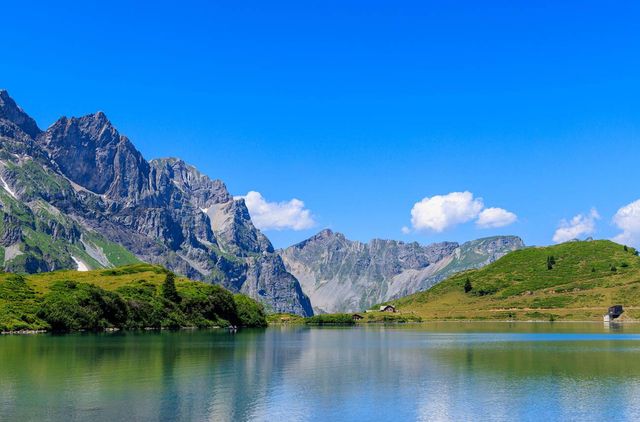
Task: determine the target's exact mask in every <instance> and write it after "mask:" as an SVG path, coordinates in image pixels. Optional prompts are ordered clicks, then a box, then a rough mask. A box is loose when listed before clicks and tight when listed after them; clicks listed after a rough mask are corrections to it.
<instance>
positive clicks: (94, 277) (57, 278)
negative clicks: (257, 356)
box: [0, 263, 261, 330]
mask: <svg viewBox="0 0 640 422" xmlns="http://www.w3.org/2000/svg"><path fill="white" fill-rule="evenodd" d="M166 274H167V272H166V270H165V269H164V268H162V267H160V266H155V265H151V264H144V263H141V264H134V265H127V266H123V267H118V268H112V269H101V270H94V271H87V272H79V271H53V272H48V273H40V274H30V275H22V276H18V275H16V274H11V273H0V329H1V330H21V329H47V328H49V327H48V326H47V324H46V322H44V321H43V320H42V319H40V318H39V317H38V316H37V313H38V309H39V308H40V305H41V304H42V303H43V301H44V299H45V298H46V297H47V295H48V294H49V293H51V291H52V287H55V286H56V284H59V283H60V282H64V281H73V282H76V283H87V284H91V285H95V286H98V287H100V288H102V289H104V290H106V291H109V292H116V291H117V292H121V291H122V289H123V288H124V289H138V288H140V287H144V286H154V288H156V289H157V291H158V292H157V294H160V292H161V285H162V283H163V281H164V280H165V277H166ZM22 277H23V278H22ZM21 280H25V281H26V282H23V281H21ZM176 287H177V290H178V292H179V293H180V294H181V296H183V297H187V298H188V297H197V296H201V295H202V294H204V291H205V289H206V288H209V285H207V284H205V283H202V282H198V281H191V280H189V279H187V278H182V277H179V278H176ZM235 302H236V304H237V306H238V307H239V309H238V311H239V312H240V311H244V312H245V313H251V312H254V311H255V310H254V309H253V308H258V307H261V306H260V305H258V304H257V303H255V301H253V300H252V299H249V298H246V297H244V296H243V295H235ZM247 318H254V319H255V317H254V316H253V315H249V316H247ZM214 322H215V321H214ZM256 325H259V324H256Z"/></svg>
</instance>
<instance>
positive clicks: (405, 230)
mask: <svg viewBox="0 0 640 422" xmlns="http://www.w3.org/2000/svg"><path fill="white" fill-rule="evenodd" d="M400 231H401V232H402V233H403V234H409V233H411V229H410V228H409V227H407V226H402V228H401V229H400Z"/></svg>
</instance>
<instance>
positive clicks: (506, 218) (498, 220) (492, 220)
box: [476, 208, 518, 229]
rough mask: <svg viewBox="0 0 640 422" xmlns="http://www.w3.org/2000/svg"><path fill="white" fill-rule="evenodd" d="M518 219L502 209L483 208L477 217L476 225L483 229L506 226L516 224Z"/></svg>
mask: <svg viewBox="0 0 640 422" xmlns="http://www.w3.org/2000/svg"><path fill="white" fill-rule="evenodd" d="M517 219H518V217H517V216H516V215H515V214H514V213H512V212H511V211H507V210H505V209H504V208H485V209H483V210H482V212H480V215H478V219H477V220H476V225H477V226H478V227H480V228H483V229H491V228H497V227H504V226H508V225H509V224H513V223H515V222H516V220H517Z"/></svg>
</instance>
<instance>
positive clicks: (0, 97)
mask: <svg viewBox="0 0 640 422" xmlns="http://www.w3.org/2000/svg"><path fill="white" fill-rule="evenodd" d="M0 119H5V120H8V121H10V122H12V123H14V124H15V125H16V126H18V127H19V128H20V129H21V130H22V131H23V132H24V133H26V134H27V135H29V136H31V137H32V138H35V137H36V136H38V134H40V132H41V130H40V128H38V125H37V124H36V121H35V120H33V119H32V118H31V117H30V116H29V115H28V114H27V113H25V112H24V111H23V110H22V108H20V107H19V106H18V105H17V104H16V102H15V101H14V100H13V98H11V96H10V95H9V93H8V92H7V91H6V90H4V89H1V90H0Z"/></svg>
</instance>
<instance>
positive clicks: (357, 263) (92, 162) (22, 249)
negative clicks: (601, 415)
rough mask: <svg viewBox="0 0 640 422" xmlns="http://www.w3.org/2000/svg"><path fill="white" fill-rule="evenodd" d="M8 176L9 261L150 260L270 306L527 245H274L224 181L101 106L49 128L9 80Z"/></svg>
mask: <svg viewBox="0 0 640 422" xmlns="http://www.w3.org/2000/svg"><path fill="white" fill-rule="evenodd" d="M0 184H1V185H0V219H1V222H0V263H1V264H2V268H3V269H4V270H5V271H11V272H26V273H37V272H46V271H53V270H59V269H79V270H91V269H97V268H107V267H114V266H120V265H124V264H132V263H136V262H139V261H144V262H148V263H152V264H160V265H163V266H165V267H167V268H169V269H170V270H172V271H175V272H177V273H179V274H181V275H184V276H186V277H189V278H191V279H195V280H201V281H204V282H208V283H216V284H221V285H223V286H224V287H226V288H228V289H229V290H231V291H233V292H241V293H245V294H247V295H249V296H251V297H253V298H255V299H257V300H259V301H260V302H262V303H263V304H264V305H265V306H266V308H267V310H268V311H269V312H289V313H295V314H299V315H304V316H309V315H312V314H313V308H315V309H316V311H319V312H334V311H351V310H361V309H363V308H368V307H369V306H371V305H372V304H374V303H378V302H382V301H385V300H388V299H391V298H395V297H399V296H403V295H407V294H410V293H414V292H417V291H420V290H424V289H427V288H429V287H431V286H432V285H434V284H435V283H437V282H439V281H440V280H442V279H444V278H445V277H447V276H448V275H450V274H453V273H455V272H457V271H460V270H464V269H468V268H478V267H481V266H483V265H486V264H488V263H490V262H493V261H494V260H496V259H497V258H499V257H500V256H502V255H504V254H505V253H507V252H509V251H512V250H515V249H519V248H521V247H522V246H523V244H522V241H521V240H520V239H519V238H517V237H511V236H506V237H494V238H487V239H480V240H477V241H473V242H468V243H465V244H463V245H458V244H457V243H451V242H445V243H437V244H433V245H428V246H421V245H419V244H418V243H403V242H397V241H393V240H373V241H371V242H370V243H366V244H364V243H360V242H354V241H350V240H347V239H346V238H345V237H344V236H343V235H341V234H339V233H333V232H331V231H329V230H324V231H322V232H320V233H319V234H317V235H316V236H313V237H311V238H310V239H308V240H306V241H304V242H302V243H300V244H297V245H294V246H291V247H289V248H286V249H284V250H281V251H275V250H274V248H273V246H272V244H271V242H270V241H269V239H267V237H266V236H265V235H264V234H262V233H261V232H260V231H259V230H258V229H256V227H255V226H254V225H253V223H252V221H251V216H250V215H249V211H248V209H247V207H246V205H245V203H244V200H243V199H235V198H234V197H233V196H232V195H231V194H230V193H229V192H228V191H227V188H226V187H225V185H224V183H223V182H222V181H220V180H213V179H210V178H209V177H207V176H206V175H204V174H202V173H200V172H199V171H198V170H197V169H196V168H194V167H193V166H190V165H188V164H187V163H185V162H184V161H182V160H179V159H176V158H165V159H157V160H152V161H147V160H145V159H144V158H143V156H142V154H141V153H140V152H139V151H138V150H137V149H136V148H135V146H134V145H133V144H132V143H131V142H130V141H129V139H128V138H127V137H125V136H123V135H121V134H120V133H119V132H118V130H117V129H116V128H115V127H114V126H113V125H112V124H111V122H110V121H109V119H107V116H106V115H105V114H104V113H102V112H97V113H95V114H90V115H87V116H83V117H79V118H76V117H71V118H67V117H62V118H60V119H59V120H58V121H56V122H55V123H54V124H53V125H51V126H50V127H49V128H48V129H46V130H41V129H40V128H39V127H38V125H37V124H36V122H35V121H34V120H33V119H32V118H31V117H30V116H29V115H27V114H26V113H25V112H24V111H23V110H22V109H21V108H20V107H19V106H18V105H17V104H16V103H15V101H14V100H13V99H12V98H11V97H10V96H9V94H8V93H7V91H4V90H0ZM310 299H311V300H310ZM312 304H313V307H312Z"/></svg>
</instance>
